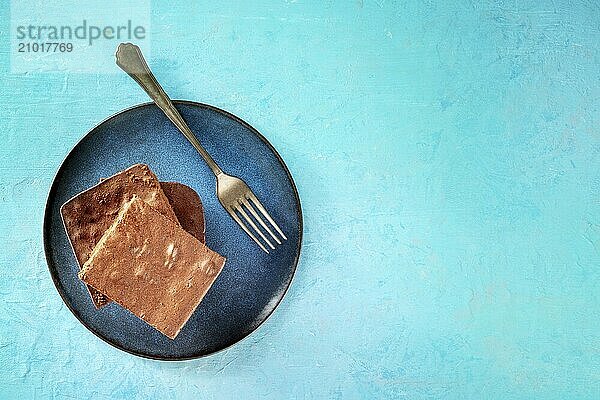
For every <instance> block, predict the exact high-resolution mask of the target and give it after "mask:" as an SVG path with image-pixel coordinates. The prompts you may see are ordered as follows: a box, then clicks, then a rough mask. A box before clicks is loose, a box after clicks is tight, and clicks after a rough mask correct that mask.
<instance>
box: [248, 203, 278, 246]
mask: <svg viewBox="0 0 600 400" xmlns="http://www.w3.org/2000/svg"><path fill="white" fill-rule="evenodd" d="M246 196H247V197H248V198H249V199H250V200H252V201H253V202H254V204H255V205H256V207H257V208H258V209H259V210H260V212H261V213H262V214H263V215H264V216H265V218H266V219H267V220H268V221H269V222H270V223H271V225H273V227H274V228H275V229H276V230H277V232H279V234H280V235H281V236H282V237H283V238H284V239H285V240H287V237H286V236H285V235H284V233H283V231H282V230H281V229H280V228H279V226H278V225H277V224H276V223H275V221H273V218H271V216H270V215H269V213H268V212H267V210H266V209H265V208H264V207H263V205H262V204H261V203H260V201H258V199H257V198H256V196H255V195H254V193H252V192H249V193H247V194H246Z"/></svg>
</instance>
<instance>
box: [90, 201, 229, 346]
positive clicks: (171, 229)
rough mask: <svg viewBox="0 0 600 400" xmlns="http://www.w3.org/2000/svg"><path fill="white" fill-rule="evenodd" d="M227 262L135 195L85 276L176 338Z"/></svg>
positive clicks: (92, 258) (104, 238)
mask: <svg viewBox="0 0 600 400" xmlns="http://www.w3.org/2000/svg"><path fill="white" fill-rule="evenodd" d="M224 264H225V258H224V257H222V256H221V255H219V254H217V253H215V252H214V251H212V250H210V249H209V248H208V247H206V246H205V245H204V244H203V243H201V242H200V241H199V240H198V239H196V238H195V237H193V236H192V235H190V234H189V233H187V232H186V231H185V230H183V229H182V228H181V227H180V226H179V225H178V224H176V223H174V222H173V221H172V220H170V219H168V218H166V217H165V216H164V215H162V214H161V213H159V212H158V211H156V210H154V209H153V208H152V207H151V206H150V205H148V204H147V203H145V202H144V201H142V200H141V199H140V198H139V197H137V196H134V197H133V198H132V199H131V200H130V201H129V202H127V203H125V204H124V205H123V207H122V208H121V210H120V212H119V214H118V216H117V218H116V219H115V221H114V223H113V224H112V226H111V227H110V228H109V229H108V230H107V231H106V232H105V233H104V235H103V236H102V238H101V239H100V242H99V243H98V244H97V245H96V247H95V248H94V251H93V252H92V254H91V255H90V258H89V259H88V260H87V262H86V263H85V265H84V266H83V269H82V270H81V271H79V277H80V278H81V280H83V281H84V282H85V283H87V284H88V285H90V286H92V287H93V288H95V289H96V290H98V291H100V292H102V293H104V294H105V295H106V296H108V297H109V298H111V299H112V300H114V301H115V302H117V303H119V304H120V305H121V306H123V307H125V308H126V309H128V310H129V311H131V312H132V313H133V314H135V315H137V316H138V317H139V318H141V319H143V320H144V321H146V322H147V323H149V324H150V325H152V326H153V327H155V328H156V329H158V330H159V331H160V332H162V333H163V334H165V335H166V336H168V337H169V338H171V339H174V338H175V337H176V336H177V334H178V333H179V331H180V330H181V328H182V327H183V325H184V324H185V323H186V322H187V320H188V319H189V318H190V316H191V315H192V313H193V312H194V310H195V309H196V307H197V306H198V304H200V301H202V299H203V298H204V295H205V294H206V292H207V291H208V289H209V288H210V287H211V285H212V284H213V282H214V281H215V279H216V278H217V276H218V275H219V273H220V272H221V270H222V269H223V265H224Z"/></svg>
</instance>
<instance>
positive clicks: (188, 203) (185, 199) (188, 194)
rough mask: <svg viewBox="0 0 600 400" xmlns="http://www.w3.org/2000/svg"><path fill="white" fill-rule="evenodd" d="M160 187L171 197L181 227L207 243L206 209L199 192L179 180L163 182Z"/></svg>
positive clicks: (168, 197) (170, 200)
mask: <svg viewBox="0 0 600 400" xmlns="http://www.w3.org/2000/svg"><path fill="white" fill-rule="evenodd" d="M160 187H161V188H162V190H163V192H165V195H166V196H167V199H169V203H170V204H171V207H172V208H173V211H174V212H175V215H176V216H177V220H178V221H179V223H180V224H181V227H182V228H183V229H185V230H186V231H187V232H188V233H190V234H191V235H192V236H194V237H195V238H196V239H198V240H199V241H201V242H202V243H205V242H206V241H205V238H204V231H205V224H204V209H203V207H202V201H201V200H200V196H198V193H196V191H195V190H194V189H192V188H191V187H189V186H186V185H184V184H183V183H178V182H161V183H160Z"/></svg>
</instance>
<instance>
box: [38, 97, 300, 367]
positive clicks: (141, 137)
mask: <svg viewBox="0 0 600 400" xmlns="http://www.w3.org/2000/svg"><path fill="white" fill-rule="evenodd" d="M175 104H176V106H177V108H178V109H179V111H180V112H181V114H182V115H183V117H184V118H185V120H186V121H187V122H188V124H189V125H190V127H191V128H192V130H193V131H194V132H196V134H197V135H198V137H199V139H200V141H201V142H202V144H203V145H204V146H205V148H206V149H207V150H208V151H209V152H210V153H211V154H212V156H213V157H214V159H215V160H216V161H217V162H218V163H219V164H220V166H221V167H222V168H223V170H224V171H226V172H228V173H231V174H233V175H237V176H239V177H241V178H242V179H244V180H245V181H246V182H247V183H248V185H249V186H250V188H251V189H252V190H253V191H254V193H255V194H256V195H257V197H258V198H259V199H260V200H261V201H262V203H263V204H264V205H265V206H266V208H267V209H268V210H269V212H270V213H271V215H272V216H273V218H274V219H275V221H277V222H278V224H279V225H280V226H281V228H282V229H283V231H284V232H285V234H286V235H287V237H288V240H287V241H286V242H284V243H283V245H281V246H279V247H277V248H276V249H275V250H274V251H272V252H271V254H266V253H264V252H263V251H262V250H260V248H259V247H258V246H257V245H256V244H255V243H254V242H252V240H251V239H250V238H249V237H248V236H247V235H246V234H245V233H244V232H243V231H242V230H241V229H240V227H239V226H237V225H236V223H235V222H234V221H233V220H232V219H231V217H229V215H228V214H227V212H226V211H225V210H224V209H223V208H222V207H221V205H220V204H219V202H218V200H217V197H216V195H215V178H214V176H213V175H212V172H211V171H210V170H209V169H208V167H207V166H206V165H205V164H204V162H203V160H202V159H201V157H200V156H199V155H198V154H197V153H196V150H194V148H193V147H192V146H191V145H190V144H189V143H188V142H187V141H186V139H185V138H184V137H183V135H182V134H180V133H179V132H178V131H177V129H176V128H175V127H174V126H173V125H172V124H171V122H170V121H169V120H168V119H167V118H166V117H165V116H164V115H163V114H162V112H161V111H160V110H159V109H158V108H157V107H156V106H155V105H154V104H152V103H147V104H142V105H139V106H136V107H133V108H130V109H127V110H124V111H122V112H120V113H118V114H116V115H114V116H112V117H110V118H108V119H107V120H105V121H104V122H102V123H100V125H98V126H96V127H95V128H93V129H92V130H91V131H90V132H88V133H87V134H86V135H85V136H84V137H83V139H82V140H81V141H80V142H79V143H78V144H77V145H76V146H75V147H74V148H73V150H71V152H70V153H69V155H68V156H67V158H66V159H65V161H64V162H63V164H62V165H61V166H60V168H59V170H58V172H57V174H56V177H55V178H54V182H53V183H52V187H51V189H50V193H49V195H48V201H47V204H46V213H45V216H44V247H45V252H46V258H47V260H48V267H49V268H50V273H51V275H52V278H53V279H54V283H55V284H56V288H57V289H58V292H59V293H60V295H61V296H62V298H63V300H64V302H65V304H66V305H67V306H68V307H69V309H70V310H71V311H72V312H73V314H74V315H75V316H76V317H77V318H78V319H79V320H80V321H81V323H82V324H83V325H85V326H86V327H87V328H88V329H89V330H90V331H92V332H93V333H94V334H96V335H97V336H98V337H100V338H102V339H103V340H105V341H106V342H108V343H110V344H111V345H113V346H115V347H117V348H119V349H121V350H124V351H127V352H129V353H133V354H135V355H138V356H142V357H149V358H156V359H162V360H182V359H190V358H197V357H202V356H205V355H208V354H211V353H214V352H216V351H219V350H221V349H224V348H226V347H228V346H231V345H232V344H234V343H236V342H238V341H239V340H241V339H243V338H244V337H245V336H247V335H248V334H250V333H251V332H252V331H254V330H255V329H256V328H257V327H258V326H259V325H260V324H261V323H263V322H264V321H265V319H267V318H268V316H269V315H270V314H271V313H272V312H273V310H274V309H275V308H276V307H277V305H278V304H279V302H280V301H281V299H282V298H283V296H284V294H285V292H286V290H287V288H288V287H289V285H290V282H291V280H292V276H293V275H294V271H295V269H296V265H297V263H298V257H299V254H300V245H301V240H302V213H301V209H300V200H299V198H298V192H297V191H296V187H295V185H294V181H293V180H292V177H291V175H290V172H289V171H288V169H287V168H286V166H285V164H284V163H283V160H282V159H281V157H280V156H279V155H278V154H277V152H276V151H275V149H274V148H273V147H272V146H271V145H270V144H269V142H268V141H267V140H266V139H265V138H264V137H263V136H262V135H261V134H260V133H258V132H257V131H256V129H254V128H252V127H251V126H250V125H248V124H247V123H245V122H244V121H242V120H240V119H239V118H237V117H235V116H234V115H231V114H229V113H227V112H225V111H223V110H220V109H218V108H215V107H211V106H208V105H205V104H199V103H193V102H188V101H176V102H175ZM135 163H145V164H148V165H149V166H150V168H151V169H152V170H153V171H154V172H155V173H156V175H157V176H158V178H159V179H160V180H161V181H176V182H181V183H184V184H186V185H188V186H190V187H192V188H193V189H195V190H196V192H198V194H199V195H200V197H201V198H202V202H203V205H204V209H205V216H206V244H207V245H208V246H209V247H210V248H211V249H213V250H215V251H217V252H218V253H220V254H222V255H224V256H226V257H227V263H226V264H225V268H224V269H223V272H222V273H221V275H220V276H219V278H218V279H217V281H216V282H215V284H214V285H213V286H212V288H211V289H210V290H209V292H208V294H207V295H206V297H205V298H204V300H203V301H202V303H200V305H199V306H198V308H197V309H196V311H195V312H194V314H193V315H192V317H191V318H190V319H189V321H188V322H187V324H186V325H185V326H184V327H183V329H182V330H181V332H180V333H179V335H178V336H177V338H176V339H175V340H170V339H168V338H167V337H165V336H163V335H162V334H161V333H159V332H158V331H156V330H155V329H154V328H152V327H151V326H149V325H147V324H146V323H145V322H143V321H141V320H140V319H138V318H137V317H135V316H134V315H133V314H131V313H130V312H128V311H127V310H125V309H123V308H122V307H120V306H119V305H117V304H115V303H111V304H109V305H108V306H106V307H104V308H102V309H101V310H96V309H95V307H94V305H93V304H92V302H91V300H90V296H89V294H88V292H87V290H86V288H85V286H84V285H83V283H82V282H81V281H80V280H79V279H78V277H77V272H78V270H79V266H78V265H77V261H76V260H75V256H74V254H73V251H72V250H71V246H70V244H69V241H68V239H67V235H66V232H65V229H64V227H63V223H62V220H61V217H60V214H59V209H60V206H61V205H62V204H63V203H64V202H65V201H66V200H68V199H69V198H71V197H72V196H74V195H76V194H77V193H79V192H81V191H83V190H85V189H87V188H89V187H91V186H93V185H94V184H96V183H97V182H98V180H99V179H100V178H102V177H107V176H110V175H113V174H115V173H117V172H119V171H121V170H123V169H125V168H127V167H129V166H130V165H132V164H135Z"/></svg>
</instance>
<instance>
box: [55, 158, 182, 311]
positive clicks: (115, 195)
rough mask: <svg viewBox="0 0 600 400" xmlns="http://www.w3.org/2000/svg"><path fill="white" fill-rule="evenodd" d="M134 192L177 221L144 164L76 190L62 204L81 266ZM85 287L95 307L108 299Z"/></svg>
mask: <svg viewBox="0 0 600 400" xmlns="http://www.w3.org/2000/svg"><path fill="white" fill-rule="evenodd" d="M133 195H137V196H138V197H139V198H140V199H142V200H143V201H145V202H147V203H148V204H150V205H151V206H152V207H154V208H155V209H156V210H157V211H158V212H159V213H161V214H162V215H164V216H165V217H167V218H169V219H170V220H172V221H175V222H176V223H177V217H176V216H175V213H174V212H173V209H172V208H171V206H170V204H169V200H168V199H167V197H166V196H165V194H164V192H163V190H162V189H161V186H160V183H159V181H158V179H157V178H156V175H154V173H153V172H152V171H151V170H150V168H149V167H148V166H147V165H144V164H135V165H132V166H131V167H129V168H127V169H126V170H124V171H121V172H119V173H118V174H116V175H113V176H111V177H110V178H107V179H105V180H103V181H102V182H100V183H99V184H97V185H96V186H93V187H91V188H90V189H88V190H86V191H84V192H81V193H79V194H78V195H77V196H75V197H73V198H71V199H70V200H69V201H67V202H66V203H65V204H63V206H62V207H61V210H60V211H61V215H62V218H63V222H64V224H65V228H66V230H67V235H68V237H69V241H70V242H71V246H72V247H73V251H74V253H75V257H76V258H77V262H78V263H79V266H80V267H83V265H84V264H85V262H86V261H87V260H88V258H89V257H90V254H91V253H92V250H93V249H94V247H95V246H96V244H97V243H98V242H99V241H100V238H101V237H102V235H103V234H104V232H105V231H106V230H107V229H108V228H109V227H110V226H111V224H112V223H113V222H114V220H115V218H116V217H117V214H118V213H119V210H120V209H121V206H122V205H123V204H124V203H126V202H128V201H129V200H131V198H132V196H133ZM88 289H89V291H90V295H91V296H92V300H93V302H94V305H95V306H96V307H97V308H100V307H102V306H104V305H106V304H108V303H109V302H110V299H108V298H106V296H104V295H103V294H102V293H99V292H97V291H95V290H93V289H92V288H89V287H88Z"/></svg>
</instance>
